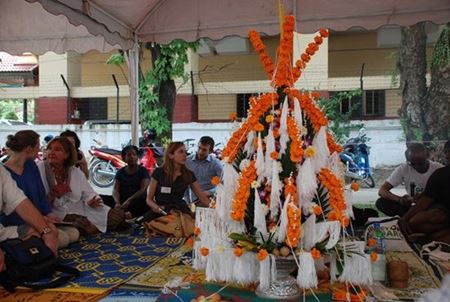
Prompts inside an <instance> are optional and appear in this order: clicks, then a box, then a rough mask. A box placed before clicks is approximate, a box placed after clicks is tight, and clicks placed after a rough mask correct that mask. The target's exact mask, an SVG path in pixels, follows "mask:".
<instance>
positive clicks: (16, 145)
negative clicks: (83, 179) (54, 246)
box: [1, 130, 79, 248]
mask: <svg viewBox="0 0 450 302" xmlns="http://www.w3.org/2000/svg"><path fill="white" fill-rule="evenodd" d="M39 144H40V143H39V134H37V133H36V132H34V131H33V130H21V131H18V132H17V133H16V134H14V135H8V138H7V142H6V146H7V147H8V149H9V150H10V152H9V154H10V157H9V159H8V161H7V162H6V163H5V168H6V170H7V171H8V172H9V173H10V174H11V177H12V178H13V179H14V180H15V181H16V183H17V186H18V187H19V188H20V189H21V190H22V191H23V192H24V193H25V195H26V196H27V197H28V199H30V200H31V202H32V203H33V204H34V206H35V207H36V208H37V209H38V210H39V212H40V213H41V214H42V215H43V216H44V218H45V220H46V221H47V222H49V223H58V222H60V219H59V218H58V217H57V216H56V215H55V214H54V213H52V208H51V206H50V204H49V202H48V199H47V195H46V193H45V188H44V185H43V183H42V180H41V176H40V174H39V169H38V167H37V166H36V163H35V161H34V160H35V159H36V157H37V156H38V152H39V150H40V147H39ZM1 224H2V225H4V226H10V225H23V224H24V221H23V219H22V218H20V217H19V215H18V214H17V213H15V212H13V213H12V214H10V215H7V216H4V217H2V219H1ZM19 230H20V228H19ZM78 237H79V232H78V230H77V229H76V228H73V227H63V228H60V229H59V232H58V246H59V248H62V247H66V246H67V245H68V244H69V243H71V242H74V241H77V240H78Z"/></svg>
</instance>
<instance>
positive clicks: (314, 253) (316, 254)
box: [311, 247, 320, 260]
mask: <svg viewBox="0 0 450 302" xmlns="http://www.w3.org/2000/svg"><path fill="white" fill-rule="evenodd" d="M311 256H312V257H313V259H315V260H318V259H320V251H319V250H318V249H316V248H315V247H314V248H312V249H311Z"/></svg>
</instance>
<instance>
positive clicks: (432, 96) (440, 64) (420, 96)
mask: <svg viewBox="0 0 450 302" xmlns="http://www.w3.org/2000/svg"><path fill="white" fill-rule="evenodd" d="M426 42H427V36H426V32H425V22H420V23H417V24H415V25H412V26H409V27H403V28H402V38H401V43H400V55H399V60H398V63H397V67H398V70H399V74H400V89H401V91H402V106H401V108H400V110H399V115H400V120H401V122H402V126H403V130H404V132H405V137H406V142H407V143H408V142H411V141H419V142H424V143H425V144H426V145H428V147H429V148H430V149H431V151H432V157H433V158H436V157H437V156H438V154H439V153H440V149H441V148H442V145H443V143H442V142H445V141H446V140H448V139H449V137H450V28H449V25H448V24H447V25H446V26H444V28H443V30H442V32H441V34H440V36H439V38H438V40H437V42H436V44H435V46H434V50H433V56H432V60H431V64H430V66H429V67H430V69H429V71H430V75H431V81H430V85H429V86H428V87H427V80H426V74H427V59H426V47H427V43H426Z"/></svg>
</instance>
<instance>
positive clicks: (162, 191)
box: [161, 187, 172, 194]
mask: <svg viewBox="0 0 450 302" xmlns="http://www.w3.org/2000/svg"><path fill="white" fill-rule="evenodd" d="M170 192H172V188H171V187H161V193H163V194H170Z"/></svg>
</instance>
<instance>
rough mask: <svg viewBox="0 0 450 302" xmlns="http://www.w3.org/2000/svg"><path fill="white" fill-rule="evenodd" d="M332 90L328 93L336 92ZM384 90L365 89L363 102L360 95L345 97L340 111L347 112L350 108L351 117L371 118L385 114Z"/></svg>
mask: <svg viewBox="0 0 450 302" xmlns="http://www.w3.org/2000/svg"><path fill="white" fill-rule="evenodd" d="M336 93H337V92H334V93H332V94H330V95H333V94H336ZM385 95H386V92H385V90H366V91H365V102H364V103H362V97H361V96H360V95H359V96H354V97H353V98H351V99H345V100H342V102H341V112H342V113H348V112H349V111H350V110H351V109H353V111H352V115H351V116H352V118H353V119H359V118H372V117H384V116H385V107H386V105H385V103H386V102H385V99H386V98H385Z"/></svg>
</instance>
